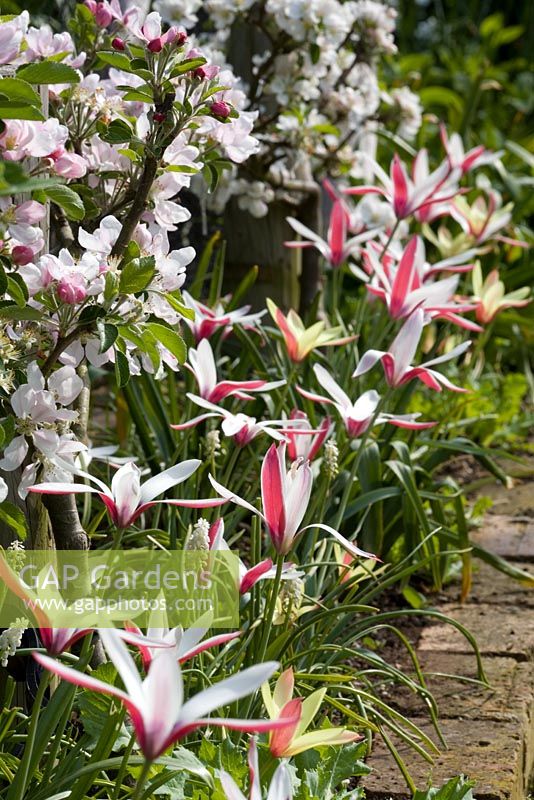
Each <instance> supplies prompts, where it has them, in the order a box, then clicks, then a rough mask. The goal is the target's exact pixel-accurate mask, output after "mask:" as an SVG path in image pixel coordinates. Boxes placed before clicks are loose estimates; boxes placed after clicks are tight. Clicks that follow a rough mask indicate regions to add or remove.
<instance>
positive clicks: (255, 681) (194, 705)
mask: <svg viewBox="0 0 534 800" xmlns="http://www.w3.org/2000/svg"><path fill="white" fill-rule="evenodd" d="M276 669H278V664H277V662H276V661H267V662H265V663H264V664H256V665H255V666H253V667H249V668H248V669H245V670H242V671H241V672H238V673H237V674H236V675H232V677H231V678H225V680H222V681H219V683H216V684H214V685H213V686H210V687H209V689H205V690H204V691H203V692H199V693H198V694H196V695H195V696H194V697H193V698H191V700H188V701H187V702H186V703H185V705H184V706H183V708H182V711H181V714H180V725H187V724H188V723H194V722H198V721H199V718H200V717H204V715H206V714H209V713H210V712H211V711H214V710H215V709H216V708H220V707H221V706H223V705H229V704H230V703H233V702H234V701H235V700H240V699H241V698H242V697H247V695H249V694H252V693H253V692H255V691H256V689H259V687H260V686H261V685H262V683H265V681H268V680H269V678H270V677H271V675H272V674H273V672H275V670H276Z"/></svg>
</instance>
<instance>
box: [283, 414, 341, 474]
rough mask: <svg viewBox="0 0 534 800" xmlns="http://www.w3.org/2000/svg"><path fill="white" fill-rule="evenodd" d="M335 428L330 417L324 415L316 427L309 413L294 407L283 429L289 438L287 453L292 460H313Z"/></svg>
mask: <svg viewBox="0 0 534 800" xmlns="http://www.w3.org/2000/svg"><path fill="white" fill-rule="evenodd" d="M333 429H334V426H333V425H332V420H331V419H330V417H324V418H323V420H322V421H321V423H320V425H319V427H318V428H314V427H313V426H312V424H311V422H310V421H309V419H308V415H307V414H306V413H305V412H304V411H300V410H299V409H298V408H294V409H293V410H292V411H291V413H290V415H289V420H288V427H287V428H284V430H283V433H284V435H285V437H286V438H287V440H288V443H287V454H288V456H289V459H290V461H297V460H298V459H305V460H307V461H313V459H314V458H315V456H316V455H317V453H318V452H319V450H320V449H321V447H322V446H323V444H324V443H325V442H326V440H327V439H328V437H329V436H330V434H331V433H332V431H333Z"/></svg>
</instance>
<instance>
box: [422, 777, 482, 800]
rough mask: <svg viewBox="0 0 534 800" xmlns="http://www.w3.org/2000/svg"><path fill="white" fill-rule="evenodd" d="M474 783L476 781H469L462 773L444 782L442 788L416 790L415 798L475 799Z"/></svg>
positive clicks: (427, 799)
mask: <svg viewBox="0 0 534 800" xmlns="http://www.w3.org/2000/svg"><path fill="white" fill-rule="evenodd" d="M474 785H475V781H468V780H466V779H465V778H464V776H463V775H460V776H459V777H457V778H452V779H451V780H450V781H447V783H444V784H443V786H442V787H441V788H440V789H427V790H426V791H416V792H415V794H414V796H413V800H474V798H473V792H472V789H473V786H474Z"/></svg>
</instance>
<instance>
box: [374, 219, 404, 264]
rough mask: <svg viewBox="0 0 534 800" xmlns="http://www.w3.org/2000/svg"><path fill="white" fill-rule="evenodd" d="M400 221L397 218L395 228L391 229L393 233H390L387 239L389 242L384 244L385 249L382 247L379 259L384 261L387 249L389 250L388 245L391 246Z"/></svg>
mask: <svg viewBox="0 0 534 800" xmlns="http://www.w3.org/2000/svg"><path fill="white" fill-rule="evenodd" d="M399 223H400V219H397V220H396V221H395V225H394V226H393V228H392V229H391V233H390V234H389V237H388V240H387V242H386V243H385V245H384V247H383V249H382V252H381V253H380V256H379V259H378V260H379V261H382V259H383V258H384V256H385V255H386V253H387V250H388V247H389V246H390V244H391V242H392V241H393V237H394V236H395V234H396V233H397V228H398V227H399Z"/></svg>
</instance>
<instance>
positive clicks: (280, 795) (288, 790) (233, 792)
mask: <svg viewBox="0 0 534 800" xmlns="http://www.w3.org/2000/svg"><path fill="white" fill-rule="evenodd" d="M248 768H249V795H248V800H262V797H263V795H262V791H261V782H260V770H259V765H258V748H257V745H256V742H255V740H254V739H251V741H250V745H249V749H248ZM219 780H220V782H221V786H222V788H223V791H224V793H225V795H226V798H227V800H247V798H246V797H245V795H244V794H243V792H242V791H241V789H239V787H238V786H237V784H236V782H235V781H234V779H233V778H232V776H231V775H229V774H228V772H225V770H223V769H222V770H220V771H219ZM292 798H293V786H292V783H291V776H290V774H289V770H288V769H287V766H286V765H285V764H284V763H281V764H279V765H278V767H277V768H276V771H275V773H274V775H273V777H272V780H271V783H270V786H269V789H268V791H267V798H266V800H292Z"/></svg>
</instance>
